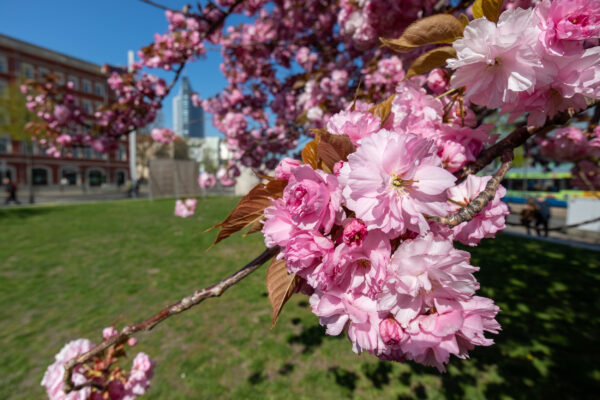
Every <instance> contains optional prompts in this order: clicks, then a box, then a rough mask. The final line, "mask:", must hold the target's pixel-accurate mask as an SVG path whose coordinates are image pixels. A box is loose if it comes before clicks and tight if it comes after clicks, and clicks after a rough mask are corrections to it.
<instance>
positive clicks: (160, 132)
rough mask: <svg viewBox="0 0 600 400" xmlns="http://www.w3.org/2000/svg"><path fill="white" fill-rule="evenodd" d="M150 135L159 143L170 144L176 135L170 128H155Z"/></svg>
mask: <svg viewBox="0 0 600 400" xmlns="http://www.w3.org/2000/svg"><path fill="white" fill-rule="evenodd" d="M150 135H151V136H152V139H154V140H155V141H156V142H158V143H163V144H169V143H171V142H173V141H174V140H175V133H174V132H173V131H172V130H170V129H168V128H154V129H152V132H151V133H150Z"/></svg>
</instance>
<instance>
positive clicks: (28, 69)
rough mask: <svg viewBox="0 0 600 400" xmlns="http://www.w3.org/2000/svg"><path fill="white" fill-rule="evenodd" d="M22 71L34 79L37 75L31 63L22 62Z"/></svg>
mask: <svg viewBox="0 0 600 400" xmlns="http://www.w3.org/2000/svg"><path fill="white" fill-rule="evenodd" d="M21 73H22V74H23V76H25V78H27V79H33V78H34V75H35V73H34V70H33V66H32V65H31V64H26V63H23V64H21Z"/></svg>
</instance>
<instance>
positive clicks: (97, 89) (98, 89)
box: [94, 82, 104, 96]
mask: <svg viewBox="0 0 600 400" xmlns="http://www.w3.org/2000/svg"><path fill="white" fill-rule="evenodd" d="M94 93H95V94H96V96H104V84H102V83H100V82H95V83H94Z"/></svg>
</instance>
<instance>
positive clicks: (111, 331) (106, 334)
mask: <svg viewBox="0 0 600 400" xmlns="http://www.w3.org/2000/svg"><path fill="white" fill-rule="evenodd" d="M118 334H119V331H117V330H116V329H115V327H114V326H109V327H108V328H104V329H103V330H102V337H103V338H104V339H108V338H111V337H113V336H116V335H118Z"/></svg>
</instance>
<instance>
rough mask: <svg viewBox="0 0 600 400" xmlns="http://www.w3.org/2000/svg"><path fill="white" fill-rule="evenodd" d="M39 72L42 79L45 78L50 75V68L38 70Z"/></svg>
mask: <svg viewBox="0 0 600 400" xmlns="http://www.w3.org/2000/svg"><path fill="white" fill-rule="evenodd" d="M38 72H39V74H40V78H43V77H45V76H46V75H48V74H49V73H50V70H49V69H48V68H44V67H40V69H38Z"/></svg>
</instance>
